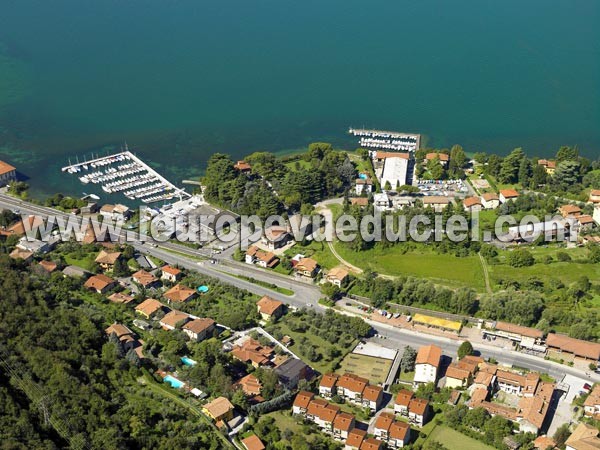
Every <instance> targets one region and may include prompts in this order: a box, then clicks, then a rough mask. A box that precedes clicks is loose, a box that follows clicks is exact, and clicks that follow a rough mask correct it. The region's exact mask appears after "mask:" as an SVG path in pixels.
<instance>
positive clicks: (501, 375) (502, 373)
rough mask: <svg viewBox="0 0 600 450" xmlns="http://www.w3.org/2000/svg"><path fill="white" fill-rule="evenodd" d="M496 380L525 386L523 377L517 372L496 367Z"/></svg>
mask: <svg viewBox="0 0 600 450" xmlns="http://www.w3.org/2000/svg"><path fill="white" fill-rule="evenodd" d="M496 377H497V378H498V380H501V381H504V382H505V383H512V384H515V385H518V386H521V387H523V386H525V382H526V380H525V377H524V376H523V375H520V374H518V373H514V372H509V371H508V370H502V369H498V371H497V372H496Z"/></svg>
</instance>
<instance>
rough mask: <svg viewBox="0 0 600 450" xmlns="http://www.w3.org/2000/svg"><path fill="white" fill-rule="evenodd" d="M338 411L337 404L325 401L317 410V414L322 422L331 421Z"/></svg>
mask: <svg viewBox="0 0 600 450" xmlns="http://www.w3.org/2000/svg"><path fill="white" fill-rule="evenodd" d="M338 412H340V407H339V406H337V405H332V404H331V403H327V405H325V406H324V407H323V408H321V409H320V410H319V412H318V413H317V416H318V417H319V419H321V420H322V421H323V422H333V419H335V416H336V415H337V413H338Z"/></svg>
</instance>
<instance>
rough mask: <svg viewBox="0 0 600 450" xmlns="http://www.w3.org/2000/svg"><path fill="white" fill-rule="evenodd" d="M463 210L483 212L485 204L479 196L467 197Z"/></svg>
mask: <svg viewBox="0 0 600 450" xmlns="http://www.w3.org/2000/svg"><path fill="white" fill-rule="evenodd" d="M463 208H465V211H481V209H482V208H483V203H481V199H480V198H479V197H477V196H474V197H467V198H465V199H464V200H463Z"/></svg>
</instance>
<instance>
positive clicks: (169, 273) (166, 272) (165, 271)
mask: <svg viewBox="0 0 600 450" xmlns="http://www.w3.org/2000/svg"><path fill="white" fill-rule="evenodd" d="M160 270H161V275H160V279H161V280H165V281H169V282H171V283H177V282H178V281H179V280H180V279H181V277H182V276H183V273H182V272H181V270H179V269H178V268H176V267H172V266H163V267H162V268H161V269H160Z"/></svg>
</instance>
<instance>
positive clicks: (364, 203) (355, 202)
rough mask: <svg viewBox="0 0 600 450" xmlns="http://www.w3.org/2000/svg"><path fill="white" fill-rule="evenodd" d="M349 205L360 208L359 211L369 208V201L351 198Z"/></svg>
mask: <svg viewBox="0 0 600 450" xmlns="http://www.w3.org/2000/svg"><path fill="white" fill-rule="evenodd" d="M350 204H351V205H352V206H360V208H361V209H364V208H366V207H367V206H369V199H368V198H367V197H352V198H351V199H350Z"/></svg>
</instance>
